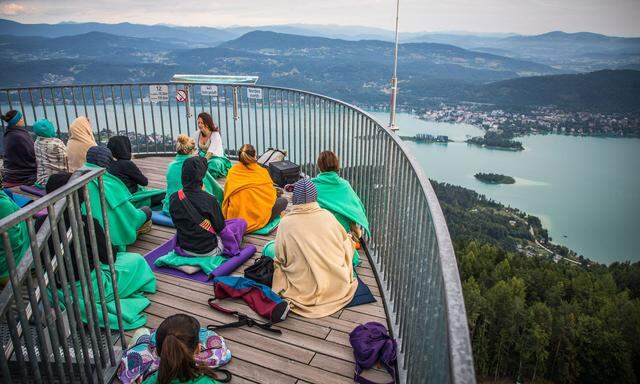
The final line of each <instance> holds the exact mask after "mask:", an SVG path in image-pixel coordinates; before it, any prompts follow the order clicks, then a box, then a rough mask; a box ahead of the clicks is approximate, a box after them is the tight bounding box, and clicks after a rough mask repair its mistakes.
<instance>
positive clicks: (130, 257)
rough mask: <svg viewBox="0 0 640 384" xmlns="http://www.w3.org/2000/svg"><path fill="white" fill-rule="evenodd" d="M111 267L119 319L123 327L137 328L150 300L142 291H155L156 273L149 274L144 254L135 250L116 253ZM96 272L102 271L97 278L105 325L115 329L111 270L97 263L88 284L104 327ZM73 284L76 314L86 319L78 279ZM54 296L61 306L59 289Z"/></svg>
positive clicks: (61, 299) (143, 318) (126, 328)
mask: <svg viewBox="0 0 640 384" xmlns="http://www.w3.org/2000/svg"><path fill="white" fill-rule="evenodd" d="M114 268H115V271H116V283H117V284H118V295H119V296H120V309H121V310H122V323H123V326H124V329H125V330H132V329H137V328H140V327H142V326H144V325H145V324H146V323H147V317H146V315H145V314H144V310H145V308H147V307H148V306H149V304H150V302H149V299H147V298H146V297H145V296H144V293H155V292H156V277H155V276H154V275H153V272H152V271H151V268H150V267H149V264H147V262H146V260H145V259H144V257H142V256H141V255H140V254H137V253H128V252H120V253H118V255H117V257H116V262H115V264H114ZM96 273H101V274H102V275H101V278H102V284H103V285H104V294H105V300H106V304H107V316H108V322H109V328H110V329H118V317H117V311H116V303H115V295H114V290H113V283H112V281H111V272H110V271H109V266H108V265H101V266H100V268H97V269H94V270H93V271H92V272H91V285H92V287H93V292H94V298H95V299H96V309H97V312H98V323H99V324H100V326H101V327H104V319H103V316H102V305H101V304H100V302H99V299H100V296H99V291H98V279H97V277H96ZM74 286H75V290H76V292H77V294H78V300H79V302H78V305H79V307H80V316H81V318H82V321H83V322H85V323H86V322H87V314H86V309H85V303H84V296H83V294H82V287H81V284H80V282H79V281H77V282H75V284H74ZM68 293H69V295H70V297H72V296H71V291H70V290H69V291H68ZM58 298H59V299H60V303H61V307H62V308H63V309H64V302H65V301H64V293H63V290H62V289H59V290H58ZM94 320H95V319H94Z"/></svg>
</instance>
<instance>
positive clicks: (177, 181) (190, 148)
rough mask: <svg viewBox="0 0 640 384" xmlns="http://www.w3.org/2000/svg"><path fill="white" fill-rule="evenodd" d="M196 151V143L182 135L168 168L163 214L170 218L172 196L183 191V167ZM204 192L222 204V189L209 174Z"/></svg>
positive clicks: (205, 179)
mask: <svg viewBox="0 0 640 384" xmlns="http://www.w3.org/2000/svg"><path fill="white" fill-rule="evenodd" d="M195 149H196V144H195V141H194V140H193V139H192V138H190V137H189V136H187V135H184V134H181V135H179V136H178V139H177V142H176V152H177V154H176V157H175V159H174V160H173V161H172V162H171V164H169V166H168V167H167V193H166V195H165V198H164V202H163V204H162V212H163V213H164V214H165V215H167V216H169V215H170V213H169V203H170V198H171V196H172V195H173V194H174V193H176V192H178V191H179V190H181V189H182V166H183V164H184V162H185V161H187V159H190V158H191V157H193V154H194V152H195ZM202 184H203V185H204V190H205V191H206V192H207V193H209V194H211V195H213V196H214V197H215V198H216V199H217V200H218V202H222V197H223V191H222V187H220V185H219V184H218V183H217V182H216V180H215V179H214V178H213V177H212V176H211V175H210V174H209V173H207V174H205V175H204V178H203V179H202Z"/></svg>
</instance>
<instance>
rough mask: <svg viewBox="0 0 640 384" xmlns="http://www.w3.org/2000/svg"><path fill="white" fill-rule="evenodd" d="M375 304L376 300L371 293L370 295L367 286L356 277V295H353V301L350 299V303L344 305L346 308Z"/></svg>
mask: <svg viewBox="0 0 640 384" xmlns="http://www.w3.org/2000/svg"><path fill="white" fill-rule="evenodd" d="M375 302H376V299H375V297H373V293H371V290H370V289H369V287H368V286H367V284H365V283H364V281H362V280H360V277H358V289H356V294H355V295H353V299H351V302H350V303H349V304H347V305H346V308H349V307H355V306H357V305H363V304H369V303H375Z"/></svg>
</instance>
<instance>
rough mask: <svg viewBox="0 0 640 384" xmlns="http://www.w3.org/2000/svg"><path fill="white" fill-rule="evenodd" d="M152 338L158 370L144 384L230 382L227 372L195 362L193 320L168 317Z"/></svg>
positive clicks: (196, 324) (196, 331)
mask: <svg viewBox="0 0 640 384" xmlns="http://www.w3.org/2000/svg"><path fill="white" fill-rule="evenodd" d="M155 336H156V346H157V353H158V356H159V357H160V366H159V367H158V371H156V372H155V373H154V374H153V375H151V376H149V378H147V379H146V380H145V381H143V384H156V383H158V384H171V383H180V384H216V383H218V382H222V383H226V382H228V381H229V380H230V378H231V375H230V374H229V373H228V371H226V370H218V371H214V370H213V369H212V368H209V367H207V366H205V365H204V364H202V363H200V362H198V361H196V359H195V355H196V354H197V353H199V352H200V346H201V344H200V323H199V322H198V320H197V319H196V318H195V317H193V316H189V315H186V314H182V313H179V314H175V315H171V316H169V317H167V318H166V319H164V321H162V323H161V324H160V326H159V327H158V329H157V330H156V335H155ZM220 376H223V377H220Z"/></svg>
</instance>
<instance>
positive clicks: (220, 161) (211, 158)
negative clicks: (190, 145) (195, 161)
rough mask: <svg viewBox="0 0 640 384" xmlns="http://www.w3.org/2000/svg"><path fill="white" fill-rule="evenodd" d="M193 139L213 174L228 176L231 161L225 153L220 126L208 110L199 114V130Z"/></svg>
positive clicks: (219, 176)
mask: <svg viewBox="0 0 640 384" xmlns="http://www.w3.org/2000/svg"><path fill="white" fill-rule="evenodd" d="M193 140H194V142H195V143H196V145H197V148H198V155H199V156H200V157H204V158H205V159H207V166H208V169H209V173H210V174H211V176H212V177H213V178H214V179H219V178H221V177H226V176H227V172H229V168H231V161H229V159H228V158H227V156H225V154H224V148H223V147H222V136H220V128H219V127H218V126H217V125H216V124H215V123H214V122H213V118H211V115H210V114H208V113H207V112H202V113H200V114H199V115H198V130H196V131H195V133H194V134H193Z"/></svg>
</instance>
